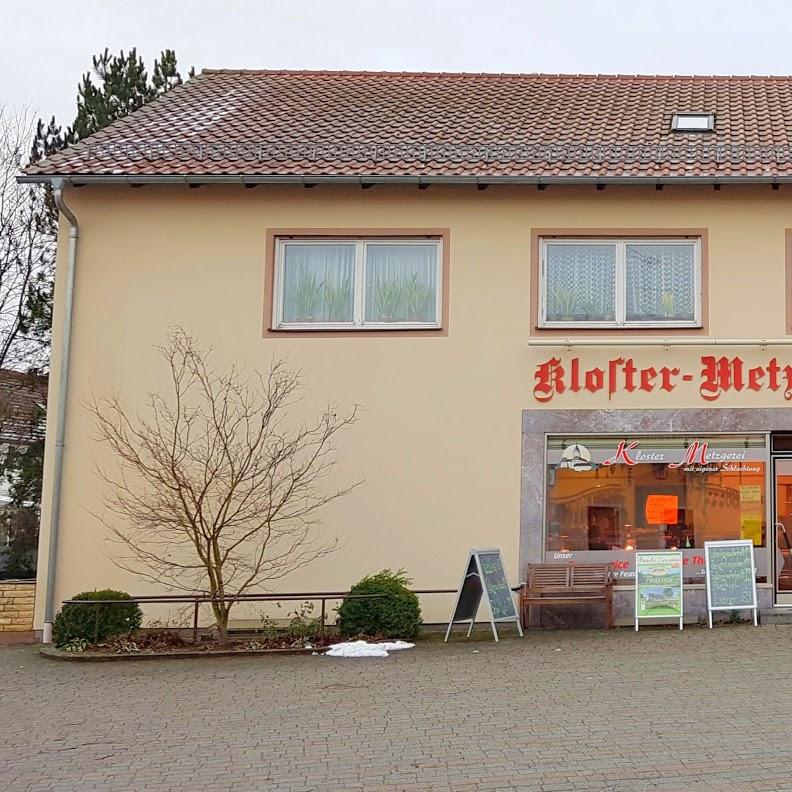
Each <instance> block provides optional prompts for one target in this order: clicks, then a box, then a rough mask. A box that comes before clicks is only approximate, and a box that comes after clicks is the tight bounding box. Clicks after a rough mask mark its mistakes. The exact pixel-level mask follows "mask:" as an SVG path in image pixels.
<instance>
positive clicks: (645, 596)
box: [635, 550, 683, 632]
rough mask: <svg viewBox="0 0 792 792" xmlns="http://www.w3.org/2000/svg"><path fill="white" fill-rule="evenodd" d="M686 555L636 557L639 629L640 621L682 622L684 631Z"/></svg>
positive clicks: (641, 554) (638, 554)
mask: <svg viewBox="0 0 792 792" xmlns="http://www.w3.org/2000/svg"><path fill="white" fill-rule="evenodd" d="M682 567H683V563H682V553H680V552H669V551H663V550H658V551H656V552H655V551H652V552H644V551H642V550H639V551H638V552H636V554H635V575H636V580H635V630H636V632H637V631H638V622H639V620H640V619H679V629H680V630H681V629H682V615H683V606H682Z"/></svg>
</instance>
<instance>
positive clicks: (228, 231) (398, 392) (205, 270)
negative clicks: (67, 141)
mask: <svg viewBox="0 0 792 792" xmlns="http://www.w3.org/2000/svg"><path fill="white" fill-rule="evenodd" d="M66 200H67V202H68V203H69V205H70V206H71V207H72V208H73V210H74V212H75V213H76V215H77V217H78V219H79V221H80V243H79V254H78V273H77V287H76V301H75V315H74V336H73V351H72V355H73V357H72V384H71V390H70V396H69V410H68V429H67V438H66V455H65V477H64V483H63V502H62V522H61V536H60V542H59V554H58V563H57V570H56V581H57V585H56V598H57V600H58V601H60V600H62V599H64V598H65V597H68V596H70V595H73V594H75V593H77V592H78V591H82V590H84V589H90V588H94V587H113V588H120V589H125V590H127V591H130V592H133V593H152V589H151V587H149V586H147V585H145V584H144V583H143V582H142V581H140V580H137V579H135V578H133V577H131V576H130V575H129V574H128V573H124V572H121V571H120V570H118V569H117V568H116V567H115V566H114V565H113V563H112V561H111V560H110V558H109V552H110V549H109V548H108V545H107V543H106V541H105V536H106V533H105V530H104V529H103V527H102V526H101V524H100V522H99V521H98V520H97V519H96V517H95V516H93V515H94V514H96V513H98V512H100V511H101V509H102V505H101V492H102V487H101V486H100V482H99V480H98V478H97V477H96V475H95V473H94V472H93V465H94V462H98V463H99V464H106V463H107V461H108V458H107V456H106V453H105V452H104V451H103V450H102V449H99V448H97V447H96V445H95V443H94V442H93V441H92V439H91V426H90V422H89V420H88V417H87V414H86V410H85V407H84V404H85V402H86V401H87V400H88V399H89V398H90V397H91V395H92V394H96V395H104V394H110V393H116V394H118V395H119V396H120V397H121V398H122V400H123V402H124V404H125V405H126V406H128V407H129V408H131V409H132V410H134V409H135V408H137V407H139V406H140V405H141V404H142V401H143V398H144V394H145V392H146V391H149V390H155V391H156V390H160V391H164V390H165V389H166V388H167V378H166V369H165V368H164V366H163V365H162V364H161V363H160V361H159V360H158V357H157V354H156V352H155V351H154V349H153V346H154V345H155V344H158V343H161V342H162V341H163V338H164V336H165V333H166V332H167V329H168V328H169V327H171V326H173V325H176V324H179V325H182V326H184V327H185V328H186V329H187V330H189V331H190V332H191V333H193V334H195V335H196V336H197V337H198V338H199V339H200V341H201V342H202V343H204V344H212V345H214V346H216V348H217V353H216V355H217V360H218V361H219V362H220V363H230V362H232V361H233V362H240V363H244V364H246V365H248V366H258V367H261V368H266V367H267V366H268V364H269V362H270V360H271V359H272V357H273V356H274V355H279V356H284V357H286V358H287V360H288V361H289V363H290V364H291V365H293V366H295V367H299V368H301V369H302V370H303V371H304V372H305V378H306V382H307V384H308V390H307V394H306V395H307V398H306V400H305V403H304V404H303V405H302V409H305V410H306V411H310V410H314V409H317V408H318V407H320V406H322V405H324V404H326V403H327V402H328V401H334V402H337V403H339V405H341V406H342V407H345V406H350V405H352V404H353V403H359V404H361V405H363V406H364V410H363V412H362V414H361V418H360V421H359V423H358V425H357V426H356V427H355V428H354V429H353V430H351V431H350V432H349V433H348V434H347V435H346V436H345V437H343V439H342V450H343V460H342V461H341V463H340V464H339V465H338V467H337V470H336V472H335V474H334V479H333V481H334V482H335V483H339V484H340V483H345V482H350V481H354V480H357V479H364V483H363V484H362V485H361V486H360V488H359V489H357V490H356V491H355V492H354V493H353V494H351V495H350V496H349V497H347V498H345V499H344V500H342V501H338V502H336V503H334V504H332V505H331V506H330V507H328V509H327V510H326V512H325V521H324V522H325V530H326V532H327V534H328V535H338V536H339V537H341V539H342V542H343V546H342V549H341V550H340V551H339V552H337V553H335V554H334V555H332V556H330V557H328V558H326V559H323V560H321V561H318V562H317V563H315V564H314V565H313V566H310V567H308V568H305V569H302V570H300V571H299V572H297V573H295V574H294V575H292V576H291V577H289V578H287V579H285V580H281V581H278V582H277V583H276V584H275V586H274V587H276V588H277V589H279V590H292V591H294V590H301V589H304V590H308V589H311V590H321V589H345V588H347V587H348V586H349V585H350V584H352V583H353V582H354V581H356V580H357V579H359V578H360V577H361V576H363V575H364V574H366V573H370V572H374V571H377V570H379V569H381V568H383V567H391V568H398V567H404V568H405V569H406V570H407V571H408V572H409V574H410V575H411V576H412V578H413V579H414V582H415V586H416V587H420V588H439V587H455V586H456V585H457V584H458V582H459V578H460V576H461V573H462V567H463V564H464V561H465V553H466V551H467V550H468V549H469V548H470V547H474V546H478V547H486V546H499V547H501V548H502V550H503V554H504V559H505V561H506V564H507V571H508V572H509V574H510V575H511V576H512V579H513V580H514V578H515V576H516V572H517V564H518V545H519V525H520V448H521V413H522V410H523V409H526V408H532V407H539V406H541V405H539V404H538V403H537V402H536V401H535V400H534V398H533V395H532V391H533V375H534V370H535V367H536V365H537V364H538V363H540V362H542V361H544V360H547V359H548V358H549V357H551V356H552V355H560V356H561V358H562V360H564V361H568V359H569V357H570V354H569V352H567V351H566V350H564V349H563V348H559V349H533V348H529V346H528V343H527V341H528V338H529V335H530V334H531V327H530V320H529V296H530V289H531V284H530V279H529V259H530V255H531V249H530V243H531V229H532V228H575V227H577V228H606V229H607V228H614V227H619V228H629V227H632V228H652V227H660V228H706V229H708V234H709V281H710V282H709V315H710V335H712V336H726V337H777V336H783V335H785V299H784V291H785V264H784V230H785V228H786V227H787V226H792V189H788V188H787V187H786V186H784V187H782V189H781V190H778V191H771V190H770V188H769V186H768V187H729V186H726V187H724V188H723V189H722V190H721V191H719V192H715V191H713V190H712V188H705V187H688V188H681V187H679V188H677V187H667V188H666V189H665V190H663V191H662V192H660V191H656V190H655V189H654V188H653V187H640V188H632V187H608V188H607V189H606V190H604V191H596V190H595V189H594V188H593V187H586V188H571V187H569V188H561V187H558V188H556V187H550V188H548V189H547V190H546V191H543V192H539V191H537V190H536V189H534V188H530V187H506V186H503V187H490V188H489V189H488V190H487V191H478V190H476V189H475V188H474V187H473V186H465V187H443V186H433V187H431V188H430V189H429V190H426V191H420V192H419V191H418V190H417V189H416V188H415V187H404V186H400V187H374V188H373V189H371V190H366V191H362V190H360V189H356V188H352V187H330V186H319V187H316V188H314V189H311V190H305V189H303V188H300V187H268V186H267V187H265V186H261V187H258V188H257V189H254V190H249V189H244V188H242V187H225V186H204V187H201V188H200V189H197V190H190V189H188V188H186V187H143V188H140V189H131V188H128V187H125V188H115V187H84V188H81V189H79V190H75V189H70V190H68V191H67V193H66ZM284 227H287V228H301V227H303V228H328V229H329V228H334V227H336V228H350V227H354V228H366V227H368V228H389V227H392V228H408V227H415V228H427V227H432V228H445V227H447V228H449V229H450V235H451V236H450V245H451V265H450V327H449V329H450V332H449V335H448V336H447V337H439V336H438V337H431V338H426V337H424V338H415V337H413V338H410V337H408V336H404V335H399V334H398V333H395V334H393V335H391V336H388V337H385V338H381V337H380V338H376V337H365V336H355V335H354V334H350V335H349V336H348V337H343V338H310V337H299V338H295V337H293V336H289V335H286V334H283V335H279V336H277V337H272V336H270V337H264V336H263V334H262V313H263V300H264V269H265V266H264V265H265V239H266V233H267V230H268V229H271V228H284ZM65 252H66V242H65V234H62V239H61V242H60V251H59V253H60V255H59V269H60V271H61V272H62V271H63V270H64V268H65ZM63 285H64V284H63V282H62V278H61V280H60V282H59V283H58V289H57V295H58V296H57V305H56V315H55V328H56V329H55V339H54V344H53V350H54V360H53V365H52V371H53V378H52V383H51V388H50V397H49V398H50V415H51V416H54V408H55V403H56V399H57V392H58V382H57V372H58V364H59V349H60V335H59V328H60V322H61V319H62V311H63V306H62V300H63ZM611 335H612V334H611ZM710 351H712V348H711V347H709V348H705V347H701V348H699V347H692V348H671V349H663V348H662V346H659V345H658V346H657V347H651V348H645V349H644V348H637V349H633V350H630V351H628V352H626V353H625V350H619V349H618V348H612V349H588V350H587V349H581V350H575V351H574V354H575V355H578V356H579V357H580V358H581V359H582V360H583V361H584V363H585V364H586V365H594V364H598V365H603V364H607V361H608V359H610V358H613V357H617V356H619V355H621V354H629V355H630V356H631V357H633V358H634V360H635V362H636V364H637V365H643V366H645V365H655V366H661V365H673V366H682V367H683V368H685V369H686V370H688V369H689V370H690V371H691V372H692V373H694V374H697V373H698V370H699V368H700V363H699V357H700V355H701V354H706V353H708V352H710ZM728 351H729V350H715V353H716V354H726V353H727V352H728ZM732 352H738V353H739V354H740V355H741V356H742V357H743V359H744V360H745V361H746V362H747V363H749V364H751V365H754V364H759V363H766V362H767V360H768V359H769V358H770V357H772V356H773V355H776V356H777V357H778V359H779V361H780V362H782V363H786V362H790V361H792V348H789V349H788V350H785V349H784V348H777V349H772V350H764V351H763V350H761V349H759V348H758V347H744V348H742V349H741V350H732ZM786 404H787V402H786V401H785V400H784V396H783V393H782V392H780V391H779V392H776V393H771V392H769V391H766V390H762V391H760V392H757V393H748V392H744V393H742V394H737V393H727V394H724V395H723V396H722V397H721V398H720V399H719V400H718V401H717V402H716V403H714V404H713V405H712V407H713V409H716V408H717V407H718V406H730V407H750V406H762V407H772V406H786ZM546 406H547V407H552V408H576V407H580V408H583V407H585V408H619V407H624V408H627V407H631V408H658V407H706V406H707V403H706V402H704V401H703V400H702V399H701V397H700V395H699V393H698V385H697V383H695V382H694V383H680V385H679V387H678V388H677V389H676V391H675V392H674V394H673V395H672V396H669V395H664V394H661V393H659V392H654V393H639V392H635V393H632V394H626V393H618V394H616V395H615V396H614V397H613V398H612V399H610V400H609V399H608V395H607V393H606V392H602V393H598V394H594V395H591V394H586V393H583V392H581V393H577V394H572V393H565V394H563V395H562V396H557V397H555V398H554V399H553V400H552V401H551V402H549V403H548V404H547V405H546ZM790 426H791V427H792V421H790ZM53 427H54V421H52V422H51V427H50V430H51V431H50V436H49V437H50V442H49V443H48V446H47V460H46V466H47V470H48V471H50V470H51V467H52V456H53V444H54V443H53V442H52V429H53ZM332 483H333V482H330V483H329V485H328V486H331V485H332ZM50 495H51V480H49V477H48V481H47V484H46V485H45V494H44V515H45V520H44V525H43V529H42V536H43V540H44V541H43V543H42V546H43V547H46V539H47V532H48V519H47V516H48V514H49V506H50ZM537 529H539V526H537ZM39 569H40V583H39V590H38V595H39V596H38V597H37V605H36V627H41V624H42V620H43V603H44V596H43V594H44V591H43V584H42V582H41V581H43V580H44V579H45V574H46V558H45V557H42V558H41V560H40V565H39ZM424 610H425V616H426V618H427V619H428V620H431V621H442V620H443V619H445V618H447V616H448V610H449V602H448V599H447V598H441V597H438V598H435V599H426V600H425V601H424Z"/></svg>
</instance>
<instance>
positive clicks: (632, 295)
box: [626, 244, 695, 322]
mask: <svg viewBox="0 0 792 792" xmlns="http://www.w3.org/2000/svg"><path fill="white" fill-rule="evenodd" d="M693 258H694V246H693V245H692V244H691V245H643V244H641V245H630V244H628V245H627V254H626V266H627V273H626V275H627V277H626V281H627V283H626V286H627V321H628V322H630V321H633V322H636V321H638V322H641V321H643V322H646V321H667V320H676V321H693V319H694V318H695V295H694V291H695V289H694V277H693V265H694V262H693Z"/></svg>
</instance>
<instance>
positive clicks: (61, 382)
mask: <svg viewBox="0 0 792 792" xmlns="http://www.w3.org/2000/svg"><path fill="white" fill-rule="evenodd" d="M65 184H66V181H65V180H64V179H57V178H56V179H53V181H52V190H53V196H54V199H55V206H57V207H58V211H59V212H60V213H61V214H62V215H63V216H64V217H65V218H66V220H67V221H68V222H69V243H68V244H69V249H68V255H67V259H66V293H65V295H64V314H63V326H62V328H61V349H60V375H59V377H58V403H57V407H56V408H55V409H56V413H55V459H54V462H53V468H52V501H51V504H50V521H49V538H48V542H49V544H48V548H47V589H46V592H45V595H44V596H45V601H44V602H45V604H44V630H43V635H42V641H43V642H44V643H52V620H53V618H54V617H55V569H56V566H57V562H58V533H59V529H60V511H61V490H62V485H63V452H64V448H65V439H66V406H67V400H68V395H69V358H70V354H71V331H72V317H73V314H74V278H75V272H76V268H77V240H78V238H79V225H78V223H77V218H76V217H75V216H74V212H72V210H71V209H70V208H69V207H68V206H67V205H66V202H65V201H64V200H63V188H64V186H65Z"/></svg>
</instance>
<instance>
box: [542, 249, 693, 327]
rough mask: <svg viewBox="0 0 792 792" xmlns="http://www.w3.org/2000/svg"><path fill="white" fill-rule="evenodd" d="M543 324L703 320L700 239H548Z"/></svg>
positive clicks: (674, 323)
mask: <svg viewBox="0 0 792 792" xmlns="http://www.w3.org/2000/svg"><path fill="white" fill-rule="evenodd" d="M541 255H542V267H541V294H540V297H541V299H540V310H539V325H540V326H541V327H551V328H552V327H700V326H701V242H700V240H698V239H654V238H652V239H648V238H647V239H543V240H542V245H541Z"/></svg>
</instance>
